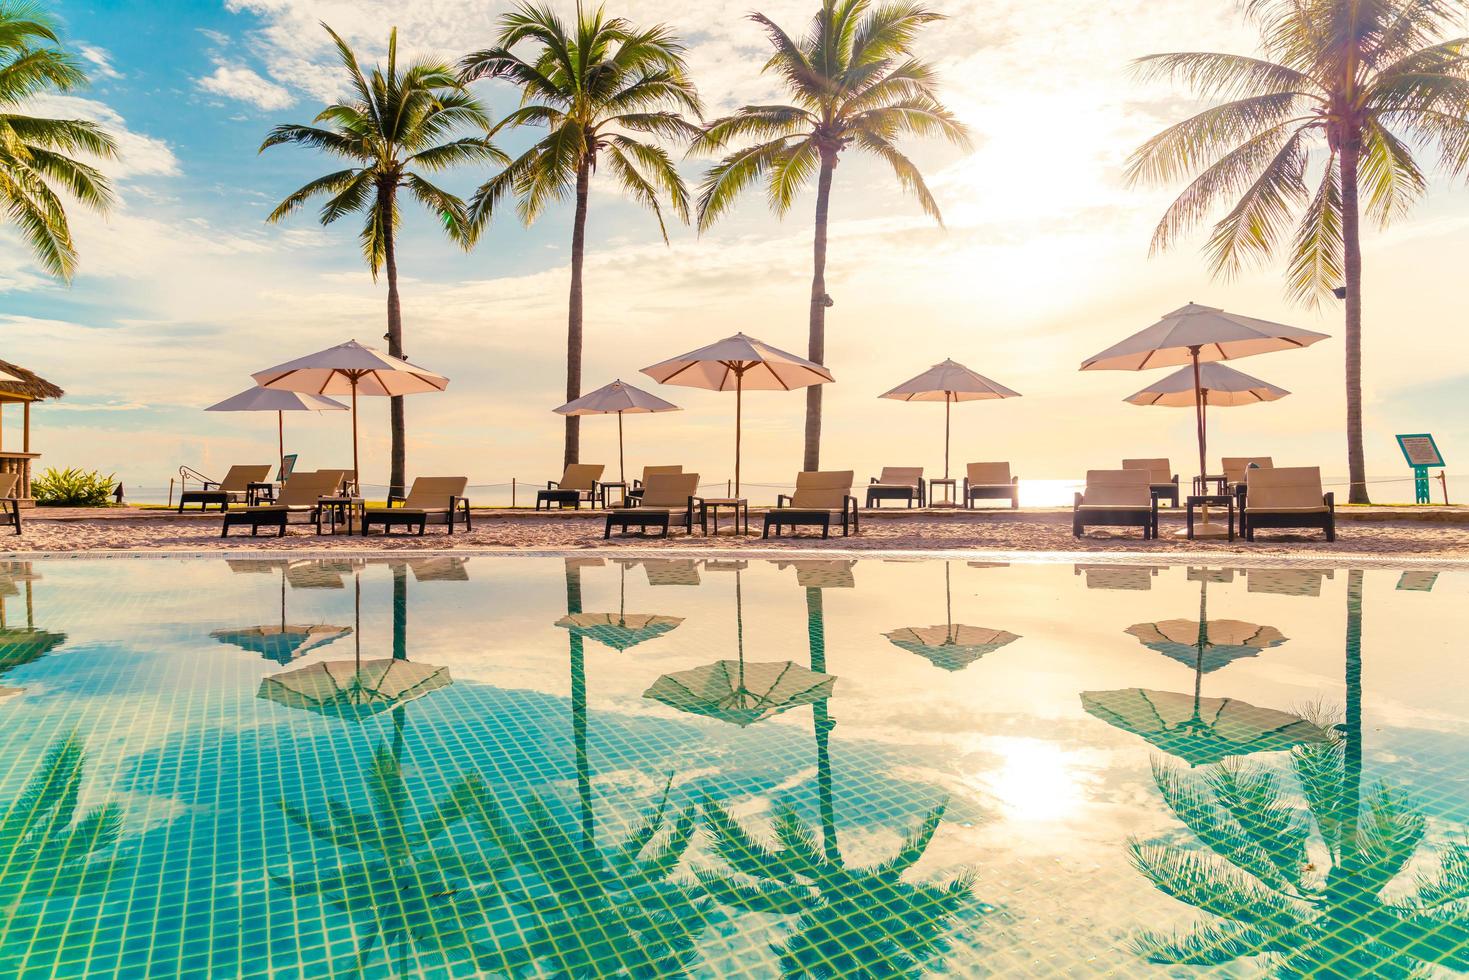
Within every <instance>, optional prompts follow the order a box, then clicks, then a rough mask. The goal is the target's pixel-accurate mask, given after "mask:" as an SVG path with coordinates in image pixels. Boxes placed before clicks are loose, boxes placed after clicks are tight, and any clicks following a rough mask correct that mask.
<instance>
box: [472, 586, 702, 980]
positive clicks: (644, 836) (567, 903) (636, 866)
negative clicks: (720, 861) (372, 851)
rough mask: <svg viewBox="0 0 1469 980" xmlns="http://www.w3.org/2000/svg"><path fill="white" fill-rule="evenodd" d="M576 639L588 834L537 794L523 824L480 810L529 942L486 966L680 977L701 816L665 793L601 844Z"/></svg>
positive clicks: (690, 935)
mask: <svg viewBox="0 0 1469 980" xmlns="http://www.w3.org/2000/svg"><path fill="white" fill-rule="evenodd" d="M598 563H599V564H600V562H598ZM566 611H567V614H568V616H575V615H577V614H579V613H581V611H582V592H581V565H580V563H579V562H578V561H577V560H576V559H567V560H566ZM568 637H569V642H570V665H571V733H572V745H573V752H574V755H575V767H576V784H577V800H578V804H579V814H580V819H579V821H578V831H577V832H576V833H571V832H568V831H567V829H566V828H565V827H564V826H563V824H562V822H561V821H559V820H558V819H557V817H556V816H555V814H553V813H552V812H551V810H550V809H549V808H548V807H547V806H546V804H545V803H544V802H543V801H542V800H541V798H540V797H539V796H534V795H532V796H531V797H529V798H528V800H527V801H526V803H525V807H524V809H525V813H524V815H523V816H521V817H518V818H515V819H512V818H511V817H510V816H508V815H507V814H506V812H505V811H504V810H502V809H501V808H500V807H499V806H497V805H496V804H495V803H494V802H493V801H486V804H485V805H484V806H483V807H481V808H480V810H479V811H478V812H477V814H476V818H477V821H478V823H479V825H480V826H481V827H482V828H483V830H484V831H485V832H486V834H487V835H488V836H489V838H490V839H491V840H492V841H493V842H494V844H495V845H496V847H497V848H498V849H499V850H500V851H501V853H502V854H503V855H504V857H505V859H506V861H507V868H506V871H505V873H504V874H503V875H502V876H501V878H500V882H499V884H500V887H501V888H502V889H503V891H504V896H505V899H506V901H507V903H508V904H507V906H506V908H507V910H508V912H509V914H510V915H511V916H512V917H513V919H514V929H513V930H510V931H511V932H513V933H514V934H515V935H517V936H519V937H521V939H520V942H519V943H517V944H511V945H506V946H502V947H500V948H498V949H497V950H496V951H494V952H493V953H486V954H484V955H483V956H482V957H481V960H480V964H479V965H480V968H481V969H485V970H490V971H493V972H497V973H506V974H509V975H511V976H519V975H523V974H530V975H535V976H553V977H617V976H633V977H653V976H657V977H666V976H676V975H681V974H682V973H683V971H684V970H685V969H686V968H687V967H688V965H689V964H690V962H691V961H692V959H693V958H694V956H695V954H696V951H695V949H694V946H695V944H696V943H697V941H698V938H699V936H700V935H701V934H702V932H703V930H704V927H705V924H706V912H707V909H706V908H705V902H704V900H703V899H702V898H700V897H698V896H696V895H695V894H694V893H693V892H692V891H691V890H690V889H689V888H688V887H687V886H686V885H685V884H682V883H680V882H676V881H674V880H673V876H674V874H675V873H676V872H677V871H678V867H679V864H680V863H681V862H682V860H683V856H684V853H685V851H687V849H688V847H689V845H690V844H691V843H692V841H693V838H694V832H695V829H696V821H695V816H694V812H693V810H692V809H686V810H684V811H681V812H678V813H672V812H671V811H670V806H669V790H670V787H669V786H665V787H664V791H663V796H662V799H661V800H660V801H659V803H658V805H657V806H656V807H654V808H653V809H652V810H651V811H650V812H649V813H647V814H646V815H645V816H644V818H643V819H642V821H641V822H640V823H639V824H638V825H637V826H636V827H635V828H634V829H633V830H632V831H631V832H630V833H629V834H628V835H627V836H625V837H623V838H622V839H621V840H619V841H617V842H615V843H614V844H613V845H612V846H611V847H609V848H605V849H604V848H601V847H599V846H598V844H597V840H596V819H595V813H594V810H593V803H592V771H591V761H590V755H589V752H588V747H587V728H588V725H587V721H588V711H587V678H586V658H585V651H584V637H583V636H582V634H581V632H580V631H578V630H575V629H573V630H570V631H569V632H568ZM670 783H671V780H670Z"/></svg>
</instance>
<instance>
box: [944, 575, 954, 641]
mask: <svg viewBox="0 0 1469 980" xmlns="http://www.w3.org/2000/svg"><path fill="white" fill-rule="evenodd" d="M944 627H945V628H944V635H945V636H946V637H948V640H949V642H950V643H953V642H954V594H953V592H951V591H949V563H948V562H947V561H946V562H944Z"/></svg>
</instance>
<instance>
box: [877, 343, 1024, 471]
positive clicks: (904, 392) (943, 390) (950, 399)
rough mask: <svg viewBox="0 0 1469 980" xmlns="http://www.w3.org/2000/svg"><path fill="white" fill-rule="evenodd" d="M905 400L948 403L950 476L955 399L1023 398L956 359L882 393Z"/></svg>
mask: <svg viewBox="0 0 1469 980" xmlns="http://www.w3.org/2000/svg"><path fill="white" fill-rule="evenodd" d="M878 397H879V398H892V399H895V400H897V401H904V402H943V403H944V479H946V480H947V479H948V478H949V411H950V408H951V407H952V406H953V404H954V402H974V401H990V400H994V399H997V398H1019V397H1020V392H1018V391H1011V390H1010V389H1009V388H1006V387H1005V386H1004V385H1002V384H1000V383H999V382H998V381H991V380H990V379H989V378H986V377H985V376H984V375H982V374H980V373H979V372H977V371H971V370H970V369H969V368H967V367H965V366H964V365H962V364H960V363H959V362H958V361H955V360H953V359H952V358H949V359H945V360H944V361H942V362H941V363H939V364H935V365H934V366H933V367H931V368H929V369H928V370H927V371H924V372H923V373H922V374H920V375H918V376H917V377H916V378H909V379H908V380H907V381H904V382H903V383H902V384H900V385H898V386H897V387H896V388H892V389H889V390H888V391H885V392H883V393H882V394H881V395H879V396H878Z"/></svg>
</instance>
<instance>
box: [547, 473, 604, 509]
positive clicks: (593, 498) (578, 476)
mask: <svg viewBox="0 0 1469 980" xmlns="http://www.w3.org/2000/svg"><path fill="white" fill-rule="evenodd" d="M604 469H606V467H605V466H603V465H602V464H601V463H572V464H571V465H569V466H567V467H566V472H565V473H563V474H561V479H559V480H547V481H546V489H544V490H537V491H536V510H540V509H541V505H542V504H545V505H546V509H547V510H550V509H551V505H552V504H555V505H556V506H557V507H561V508H565V506H566V505H567V504H570V505H571V506H572V507H573V508H574V509H576V510H581V503H582V501H583V500H585V501H587V502H588V503H590V504H591V505H592V506H596V504H597V495H598V493H599V492H600V493H601V494H602V504H603V505H604V506H605V505H606V503H607V492H606V491H605V490H601V488H600V485H599V484H598V482H597V481H598V480H600V479H602V471H603V470H604Z"/></svg>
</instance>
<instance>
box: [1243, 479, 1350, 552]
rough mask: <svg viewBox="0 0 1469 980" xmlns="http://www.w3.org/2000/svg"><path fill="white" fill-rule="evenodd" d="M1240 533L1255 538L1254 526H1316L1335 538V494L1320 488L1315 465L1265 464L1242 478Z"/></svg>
mask: <svg viewBox="0 0 1469 980" xmlns="http://www.w3.org/2000/svg"><path fill="white" fill-rule="evenodd" d="M1245 488H1246V489H1245V506H1244V509H1243V510H1241V511H1240V515H1239V527H1240V533H1241V534H1243V535H1244V538H1245V540H1246V541H1253V540H1255V531H1256V529H1258V528H1262V527H1264V528H1299V527H1307V528H1319V529H1320V530H1322V531H1324V532H1325V533H1326V540H1327V541H1335V540H1336V497H1335V495H1334V494H1331V493H1323V492H1322V491H1321V469H1320V467H1317V466H1279V467H1276V466H1266V467H1262V468H1260V469H1256V470H1251V471H1250V472H1249V474H1248V475H1247V476H1246V478H1245Z"/></svg>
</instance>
